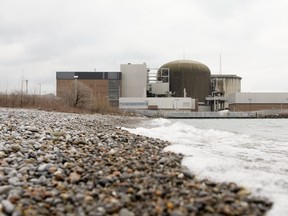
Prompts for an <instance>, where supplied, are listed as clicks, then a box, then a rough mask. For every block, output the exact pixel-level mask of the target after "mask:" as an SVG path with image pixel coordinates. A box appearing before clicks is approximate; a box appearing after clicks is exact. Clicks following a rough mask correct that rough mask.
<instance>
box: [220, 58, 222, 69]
mask: <svg viewBox="0 0 288 216" xmlns="http://www.w3.org/2000/svg"><path fill="white" fill-rule="evenodd" d="M220 74H222V56H221V53H220Z"/></svg>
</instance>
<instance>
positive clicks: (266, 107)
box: [229, 103, 288, 112]
mask: <svg viewBox="0 0 288 216" xmlns="http://www.w3.org/2000/svg"><path fill="white" fill-rule="evenodd" d="M275 109H288V104H287V103H283V104H279V103H277V104H253V103H251V106H250V104H249V103H248V104H229V110H230V111H236V112H238V111H239V112H240V111H243V112H245V111H247V112H249V111H258V110H275Z"/></svg>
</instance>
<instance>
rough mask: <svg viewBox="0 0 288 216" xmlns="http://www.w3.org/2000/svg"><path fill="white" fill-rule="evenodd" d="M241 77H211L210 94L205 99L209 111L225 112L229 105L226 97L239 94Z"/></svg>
mask: <svg viewBox="0 0 288 216" xmlns="http://www.w3.org/2000/svg"><path fill="white" fill-rule="evenodd" d="M241 79H242V78H241V77H239V76H236V75H228V74H212V75H211V94H210V95H209V97H206V101H207V103H208V104H209V105H210V107H211V111H219V110H227V109H229V103H228V99H227V97H228V96H229V95H231V94H234V93H239V92H241Z"/></svg>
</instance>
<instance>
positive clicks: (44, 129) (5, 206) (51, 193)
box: [0, 108, 272, 216]
mask: <svg viewBox="0 0 288 216" xmlns="http://www.w3.org/2000/svg"><path fill="white" fill-rule="evenodd" d="M0 120H1V121H0V165H1V166H0V215H13V216H17V215H19V216H20V215H23V216H25V215H29V216H30V215H59V216H60V215H71V216H72V215H84V216H85V215H91V216H92V215H95V216H96V215H98V216H100V215H103V216H105V215H120V216H136V215H174V216H182V215H183V216H184V215H185V216H186V215H255V216H258V215H259V216H260V215H265V214H266V213H267V212H268V211H269V209H270V208H271V207H272V203H271V202H270V201H269V200H268V199H265V198H259V197H254V196H253V194H252V195H251V193H250V192H249V191H248V190H247V189H245V188H243V187H241V186H238V185H236V184H234V183H229V182H228V183H227V182H212V181H209V180H207V179H198V178H197V176H195V175H194V174H193V173H191V172H190V171H189V170H188V169H187V168H186V167H182V166H181V161H182V159H183V155H180V154H175V153H171V152H163V151H162V150H163V148H165V147H166V146H168V145H170V143H168V142H166V141H162V140H159V139H152V138H149V137H144V136H139V135H134V134H130V133H129V132H127V131H124V130H121V127H123V126H125V127H132V126H133V125H136V124H137V123H138V122H140V121H143V120H145V118H141V117H139V118H138V117H128V116H117V115H100V114H93V115H88V114H72V113H57V112H45V111H41V110H27V109H10V108H0Z"/></svg>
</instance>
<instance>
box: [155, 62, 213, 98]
mask: <svg viewBox="0 0 288 216" xmlns="http://www.w3.org/2000/svg"><path fill="white" fill-rule="evenodd" d="M158 81H163V82H169V90H170V92H172V93H173V94H174V97H184V96H185V94H186V96H187V97H192V98H195V99H198V101H199V102H205V98H206V97H207V96H209V94H210V86H211V72H210V69H209V68H208V67H207V66H206V65H204V64H202V63H200V62H197V61H193V60H177V61H172V62H168V63H166V64H164V65H162V66H161V67H160V69H159V70H158ZM184 89H185V90H184ZM185 92H186V93H185Z"/></svg>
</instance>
